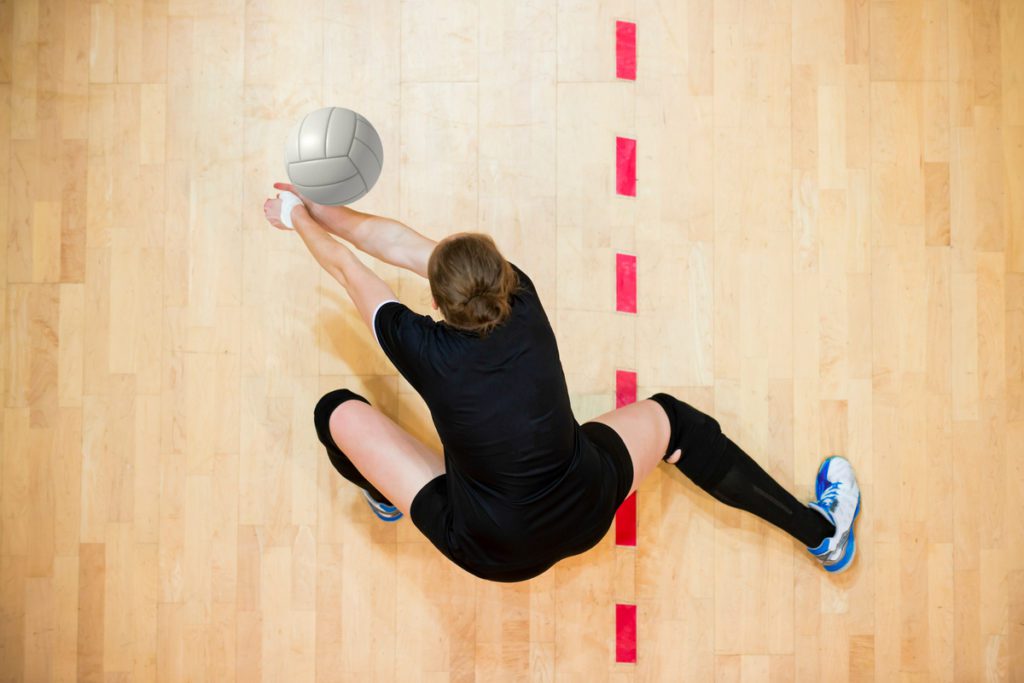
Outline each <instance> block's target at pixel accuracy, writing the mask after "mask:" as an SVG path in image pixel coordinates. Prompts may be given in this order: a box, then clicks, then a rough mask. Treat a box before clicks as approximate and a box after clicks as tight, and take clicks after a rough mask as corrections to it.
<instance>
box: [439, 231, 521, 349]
mask: <svg viewBox="0 0 1024 683" xmlns="http://www.w3.org/2000/svg"><path fill="white" fill-rule="evenodd" d="M427 277H428V279H429V280H430V293H431V294H433V295H434V301H435V302H437V307H438V308H439V309H441V313H442V314H443V315H444V319H445V321H446V322H447V323H448V324H449V325H451V326H452V327H455V328H458V329H460V330H465V331H467V332H476V333H478V334H480V335H481V336H486V335H488V334H490V333H491V332H492V331H493V330H494V328H496V327H497V326H498V325H501V324H502V323H503V322H505V320H506V319H508V316H509V314H510V313H511V312H512V305H511V302H510V298H511V296H512V292H513V291H515V289H516V287H517V286H518V284H519V278H518V277H517V276H516V272H515V271H514V270H512V266H510V265H509V263H508V261H506V260H505V257H504V256H502V255H501V252H500V251H498V247H497V246H496V245H495V244H494V240H493V239H491V238H490V236H489V235H484V234H482V233H478V232H462V233H458V234H455V235H451V236H450V237H448V238H446V239H444V240H442V241H441V242H439V243H438V244H437V246H436V247H434V251H433V252H432V253H431V254H430V260H429V261H428V262H427Z"/></svg>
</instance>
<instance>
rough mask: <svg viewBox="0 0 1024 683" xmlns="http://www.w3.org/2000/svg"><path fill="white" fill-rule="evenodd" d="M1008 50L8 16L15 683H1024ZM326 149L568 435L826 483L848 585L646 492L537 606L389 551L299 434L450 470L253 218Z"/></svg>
mask: <svg viewBox="0 0 1024 683" xmlns="http://www.w3.org/2000/svg"><path fill="white" fill-rule="evenodd" d="M617 20H622V21H629V22H635V23H636V26H637V64H638V67H637V77H636V80H635V81H632V80H625V79H620V78H616V70H615V66H616V65H615V59H616V49H615V26H616V21H617ZM1022 46H1024V4H1022V3H1021V2H1018V1H1017V0H1002V1H999V0H986V1H974V0H970V1H968V0H949V1H948V2H947V1H946V0H870V1H869V0H846V1H843V0H716V1H714V2H712V1H710V0H664V1H662V2H655V1H653V0H635V1H634V0H604V1H602V2H599V3H598V2H590V1H587V0H559V1H558V2H557V3H556V2H552V1H551V0H515V2H512V1H506V2H502V1H500V0H434V1H432V2H420V1H419V0H406V1H405V2H399V1H398V0H387V1H383V0H382V1H376V0H364V1H363V2H358V1H356V0H351V1H347V2H341V1H338V0H249V2H245V1H244V0H152V1H151V0H114V1H108V2H90V3H87V2H84V0H83V1H78V0H0V188H2V190H3V191H2V192H0V226H3V229H4V235H5V239H3V240H0V268H2V273H3V276H2V277H0V301H3V306H0V316H2V329H3V334H2V336H0V344H2V348H0V370H2V372H0V383H2V397H3V419H2V420H0V426H2V452H0V458H2V459H0V463H2V467H0V680H3V681H8V680H10V681H21V680H25V681H46V680H82V681H94V680H104V681H147V680H159V681H184V680H209V681H231V680H237V681H258V680H263V681H270V682H277V681H287V682H289V683H290V682H296V681H311V680H318V681H356V680H359V681H403V682H404V681H449V680H451V681H471V680H478V681H498V680H531V681H591V682H596V681H606V680H611V681H627V680H638V681H639V680H643V681H702V680H711V679H716V680H722V681H738V680H743V681H761V680H773V681H791V680H800V681H819V680H828V681H846V680H860V681H862V680H876V681H892V680H915V681H953V680H956V681H981V680H1002V679H1007V678H1010V679H1013V678H1016V679H1018V680H1019V679H1021V678H1024V515H1022V514H1021V513H1022V503H1021V499H1022V496H1024V445H1022V444H1024V47H1022ZM325 105H339V106H346V107H350V108H353V109H356V110H358V111H359V112H360V113H362V114H364V115H365V116H366V117H367V118H368V119H370V120H371V121H372V122H373V123H374V125H375V126H376V127H377V129H378V130H379V131H380V133H381V137H382V138H383V142H384V148H385V162H384V173H383V175H382V178H381V180H380V182H379V183H378V185H377V186H376V187H375V188H374V189H373V191H372V192H371V193H370V194H369V195H368V196H367V197H366V198H365V199H364V200H361V201H360V202H358V203H357V204H356V208H359V209H361V210H364V211H370V212H374V213H379V214H384V215H388V216H392V217H396V218H399V219H401V220H403V221H405V222H406V223H408V224H409V225H411V226H413V227H415V228H416V229H418V230H421V231H423V232H425V233H426V234H428V235H430V236H432V237H435V238H438V237H441V236H443V235H445V234H447V233H449V232H452V231H458V230H481V231H485V232H489V233H491V234H493V235H494V236H495V238H496V239H497V241H498V243H499V245H500V246H501V247H502V248H503V249H504V250H505V252H506V254H507V255H508V256H509V258H511V259H512V260H513V261H514V262H516V263H517V264H519V265H521V266H522V267H523V268H524V270H526V272H528V273H529V274H530V275H531V276H532V277H533V279H534V281H535V282H536V283H537V285H538V287H539V290H540V293H541V296H542V299H543V301H544V303H545V304H546V306H547V310H548V313H549V316H550V318H551V320H552V323H553V324H554V326H555V328H556V331H557V334H558V339H559V343H560V349H561V354H562V358H563V362H564V366H565V371H566V375H567V379H568V383H569V387H570V391H571V392H572V400H573V404H574V407H575V409H576V413H577V417H578V419H580V421H583V420H585V419H586V418H589V417H592V416H594V415H596V414H598V413H600V412H602V411H604V410H607V409H609V408H611V407H612V405H613V402H614V400H615V381H616V380H615V378H616V370H633V371H636V373H637V378H638V382H639V396H640V397H641V398H642V397H644V396H647V395H649V394H650V393H653V392H654V391H658V390H668V391H671V392H673V393H675V394H676V395H678V396H679V397H680V398H683V399H684V400H687V401H689V402H691V403H694V404H695V405H697V406H699V407H701V408H702V409H704V410H706V411H708V412H711V413H713V414H714V415H716V416H717V417H718V418H719V420H720V421H721V422H722V424H723V427H724V429H725V430H726V432H727V433H729V434H730V435H732V436H733V438H734V439H735V440H736V441H737V442H738V443H740V444H741V445H742V446H743V447H744V448H745V449H746V450H748V451H749V452H750V453H751V454H752V455H754V456H755V457H756V458H757V459H759V460H760V461H761V462H762V463H763V464H764V465H765V467H766V468H767V469H769V471H770V472H772V473H773V474H774V475H775V476H777V477H778V478H779V479H780V480H781V481H782V482H783V483H784V484H786V485H787V486H790V487H792V488H793V489H794V490H795V492H797V493H798V495H800V496H801V497H808V496H809V495H810V493H811V491H812V480H813V476H814V473H815V470H816V467H817V465H818V463H819V462H820V460H821V458H822V457H823V456H824V455H826V454H829V453H833V452H838V453H844V454H846V455H847V456H848V457H849V458H850V459H851V461H852V462H853V463H854V464H855V466H856V467H857V469H858V472H859V476H860V479H861V485H862V487H863V496H864V507H863V512H862V516H861V518H860V520H859V521H858V527H857V532H858V557H857V560H856V563H855V565H854V567H853V568H852V570H850V571H849V572H848V573H846V574H843V575H839V576H835V577H832V576H827V575H826V574H825V573H824V572H823V571H822V570H821V569H820V568H819V567H817V566H816V564H815V563H814V562H813V561H812V560H811V559H810V557H809V556H808V555H807V553H806V552H804V550H803V549H802V548H801V547H799V546H798V545H797V544H796V543H795V542H793V541H791V540H790V539H789V537H787V536H785V535H784V534H783V533H781V532H779V531H776V530H774V529H772V528H769V527H768V526H767V525H766V524H764V523H762V522H760V521H759V520H757V519H755V518H753V517H751V516H749V515H745V514H741V513H739V512H737V511H735V510H732V509H729V508H726V507H724V506H722V505H720V504H717V503H715V502H714V501H713V500H712V499H710V498H709V497H706V496H704V495H703V494H702V493H701V492H699V490H697V489H696V488H694V487H693V486H692V485H690V483H689V482H688V481H687V480H685V478H684V477H683V476H682V475H681V474H679V473H678V472H677V471H675V470H674V469H669V468H663V469H662V470H660V471H658V472H656V473H655V475H654V476H653V477H652V478H651V479H650V480H648V481H647V482H646V483H645V485H644V486H643V487H642V489H641V490H640V492H639V494H638V497H637V501H638V539H637V544H636V547H635V548H631V547H620V546H617V545H616V543H615V537H614V533H613V532H609V534H608V536H607V537H606V538H605V540H604V541H603V542H602V543H601V544H600V545H599V546H598V547H597V548H595V549H594V550H592V551H591V552H589V553H587V554H585V555H583V556H579V557H575V558H571V559H569V560H567V561H565V562H563V563H561V564H559V565H558V566H557V567H556V568H555V569H553V570H552V571H550V572H549V573H547V574H545V575H543V576H541V577H540V578H537V579H535V580H533V581H530V582H528V583H524V584H514V585H500V584H492V583H486V582H482V581H479V580H477V579H475V578H473V577H472V576H470V575H468V574H466V573H464V572H462V571H461V570H459V569H457V568H455V567H454V566H452V565H450V564H449V563H448V562H447V561H446V560H444V559H443V558H442V556H441V555H440V554H439V553H437V552H436V551H435V550H434V549H433V547H432V546H430V545H428V543H427V542H426V541H425V539H423V538H422V537H421V536H420V534H419V533H418V532H417V530H416V529H415V528H414V527H413V526H412V524H411V523H410V522H409V521H408V520H403V521H402V522H400V523H399V524H397V525H386V524H383V523H381V522H378V521H377V520H376V519H375V518H373V517H372V516H371V514H370V512H369V510H368V509H367V507H366V505H365V503H364V502H363V501H362V499H361V497H359V496H358V495H357V491H356V490H355V489H354V488H353V487H351V486H350V485H348V484H347V483H346V482H343V481H342V480H341V479H340V478H339V477H337V476H336V475H335V473H334V471H333V470H332V469H331V467H330V465H329V463H328V461H327V459H326V457H324V453H323V451H322V449H321V448H320V446H319V443H318V442H317V440H316V436H315V434H314V431H313V425H312V410H313V405H314V403H315V401H316V399H317V398H319V396H320V395H321V394H323V393H325V392H326V391H327V390H329V389H332V388H336V387H339V386H347V387H351V388H353V389H355V390H357V391H364V392H366V393H367V394H368V396H369V397H370V398H371V399H372V400H373V401H374V403H375V404H376V405H379V406H381V407H382V408H383V409H384V410H385V411H386V412H388V413H389V414H390V415H391V416H392V417H394V418H395V419H397V421H398V422H399V423H401V424H402V425H403V426H405V427H407V428H408V429H410V430H411V431H412V432H413V433H415V434H416V435H418V436H419V437H421V438H423V439H424V440H425V441H427V442H428V443H430V444H433V445H434V446H437V438H436V435H435V434H434V433H433V432H432V427H431V424H430V421H429V416H428V415H427V413H426V411H425V408H424V406H423V404H422V402H421V401H420V400H419V399H418V397H417V396H416V395H415V394H414V393H412V391H411V389H410V388H409V386H408V385H407V384H405V383H404V382H403V381H401V380H400V379H399V377H398V376H397V375H396V373H395V371H394V369H393V368H392V367H391V366H390V364H389V363H388V362H387V361H386V359H385V357H384V356H383V354H382V353H381V352H380V351H379V350H378V349H377V348H376V347H375V346H374V344H373V338H372V336H371V335H370V333H369V332H368V331H367V330H366V329H365V328H364V327H363V326H362V325H361V323H360V322H359V320H358V319H357V317H356V315H355V312H354V308H353V306H352V305H351V303H350V302H349V301H348V300H347V298H346V297H345V296H344V293H343V292H342V290H341V289H340V287H339V286H338V285H337V284H336V283H335V282H334V281H333V280H332V279H331V278H330V277H329V276H327V275H326V274H324V273H322V272H321V271H320V269H319V267H318V266H317V264H316V263H315V261H314V260H313V258H312V257H311V256H310V255H309V253H308V252H307V251H306V249H305V247H304V246H303V245H302V243H301V241H300V240H299V239H298V237H297V236H296V235H294V234H289V233H283V232H279V231H277V230H275V229H273V228H271V227H270V226H268V225H267V224H266V223H265V221H264V220H263V217H262V209H261V207H262V202H263V199H264V198H265V197H267V196H268V195H269V194H270V192H271V183H272V182H273V181H275V180H285V177H284V172H283V143H284V139H285V135H286V133H287V131H288V129H289V127H290V126H291V125H292V123H293V122H294V121H296V120H297V119H298V118H299V117H300V116H301V115H302V114H304V113H306V112H307V111H310V110H312V109H314V108H318V107H320V106H325ZM617 136H621V137H627V138H632V139H635V140H637V191H636V197H627V196H621V195H619V194H617V192H616V175H615V149H616V143H615V139H616V137H617ZM618 253H626V254H632V255H635V256H636V259H637V287H638V290H637V312H636V313H635V314H632V313H622V312H616V310H615V308H616V266H615V264H616V254H618ZM377 267H378V268H379V270H378V272H379V273H381V274H382V275H383V276H384V277H386V278H387V279H389V281H390V282H392V284H393V285H394V286H396V287H397V288H398V291H399V294H400V296H401V297H402V298H403V300H405V301H406V302H407V303H409V304H410V305H411V306H413V307H414V308H416V309H418V310H420V311H423V312H427V311H428V310H429V298H428V290H427V288H426V286H425V283H424V282H422V281H419V280H417V279H416V278H415V276H411V275H408V274H400V273H399V272H398V271H397V270H395V269H392V268H390V267H384V266H377ZM618 603H624V604H635V605H637V608H638V611H637V632H636V648H637V650H636V663H635V664H634V663H619V662H616V637H617V636H616V622H615V605H616V604H618Z"/></svg>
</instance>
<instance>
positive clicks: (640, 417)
mask: <svg viewBox="0 0 1024 683" xmlns="http://www.w3.org/2000/svg"><path fill="white" fill-rule="evenodd" d="M591 421H592V422H600V423H602V424H606V425H608V426H609V427H611V428H612V429H614V430H615V432H616V433H617V434H618V435H619V438H621V439H622V441H623V443H625V444H626V449H627V450H628V451H629V457H630V459H631V460H632V461H633V486H632V487H631V488H630V489H629V492H630V493H633V492H634V491H636V490H637V489H638V488H639V487H640V484H641V482H643V480H644V479H646V478H647V475H649V474H650V473H651V472H653V471H654V468H655V467H657V466H658V463H660V462H661V459H662V458H663V457H664V456H665V451H666V450H667V449H668V439H669V430H670V426H669V422H668V416H667V415H665V411H664V409H662V407H661V406H660V405H658V404H657V403H655V402H654V401H651V400H647V399H645V400H643V401H638V402H636V403H630V404H629V405H628V406H623V407H621V408H619V409H618V410H612V411H610V412H607V413H605V414H604V415H601V416H599V417H595V418H594V419H593V420H591Z"/></svg>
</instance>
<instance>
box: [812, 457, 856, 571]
mask: <svg viewBox="0 0 1024 683" xmlns="http://www.w3.org/2000/svg"><path fill="white" fill-rule="evenodd" d="M814 491H815V494H816V495H817V496H818V500H816V501H814V502H813V503H808V504H807V505H808V507H810V508H811V509H813V510H817V511H818V512H819V513H821V515H822V516H824V517H825V519H827V520H828V521H829V522H831V523H832V525H833V526H834V527H835V528H836V533H835V534H833V535H832V536H830V537H829V538H826V539H825V540H824V541H822V542H821V545H819V546H818V547H817V548H808V549H807V550H808V551H810V553H811V554H812V555H814V557H815V558H817V560H818V561H819V562H821V564H822V566H824V567H825V571H827V572H841V571H843V570H844V569H846V568H847V567H849V566H850V563H851V562H852V561H853V556H854V555H855V554H856V553H857V543H856V541H855V540H854V537H853V523H854V521H855V520H856V519H857V515H858V514H859V513H860V487H859V486H858V485H857V475H855V474H854V473H853V466H852V465H850V461H849V460H847V459H846V458H843V457H840V456H838V455H833V456H832V457H831V458H826V459H825V461H824V462H823V463H821V467H820V468H818V480H817V482H815V485H814Z"/></svg>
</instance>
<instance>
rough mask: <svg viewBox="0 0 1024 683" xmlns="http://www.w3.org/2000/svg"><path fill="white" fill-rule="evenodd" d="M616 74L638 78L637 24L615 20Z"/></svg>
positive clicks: (630, 78) (620, 76) (633, 79)
mask: <svg viewBox="0 0 1024 683" xmlns="http://www.w3.org/2000/svg"><path fill="white" fill-rule="evenodd" d="M615 76H616V77H617V78H625V79H628V80H631V81H635V80H636V24H634V23H633V22H631V21H616V22H615Z"/></svg>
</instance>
